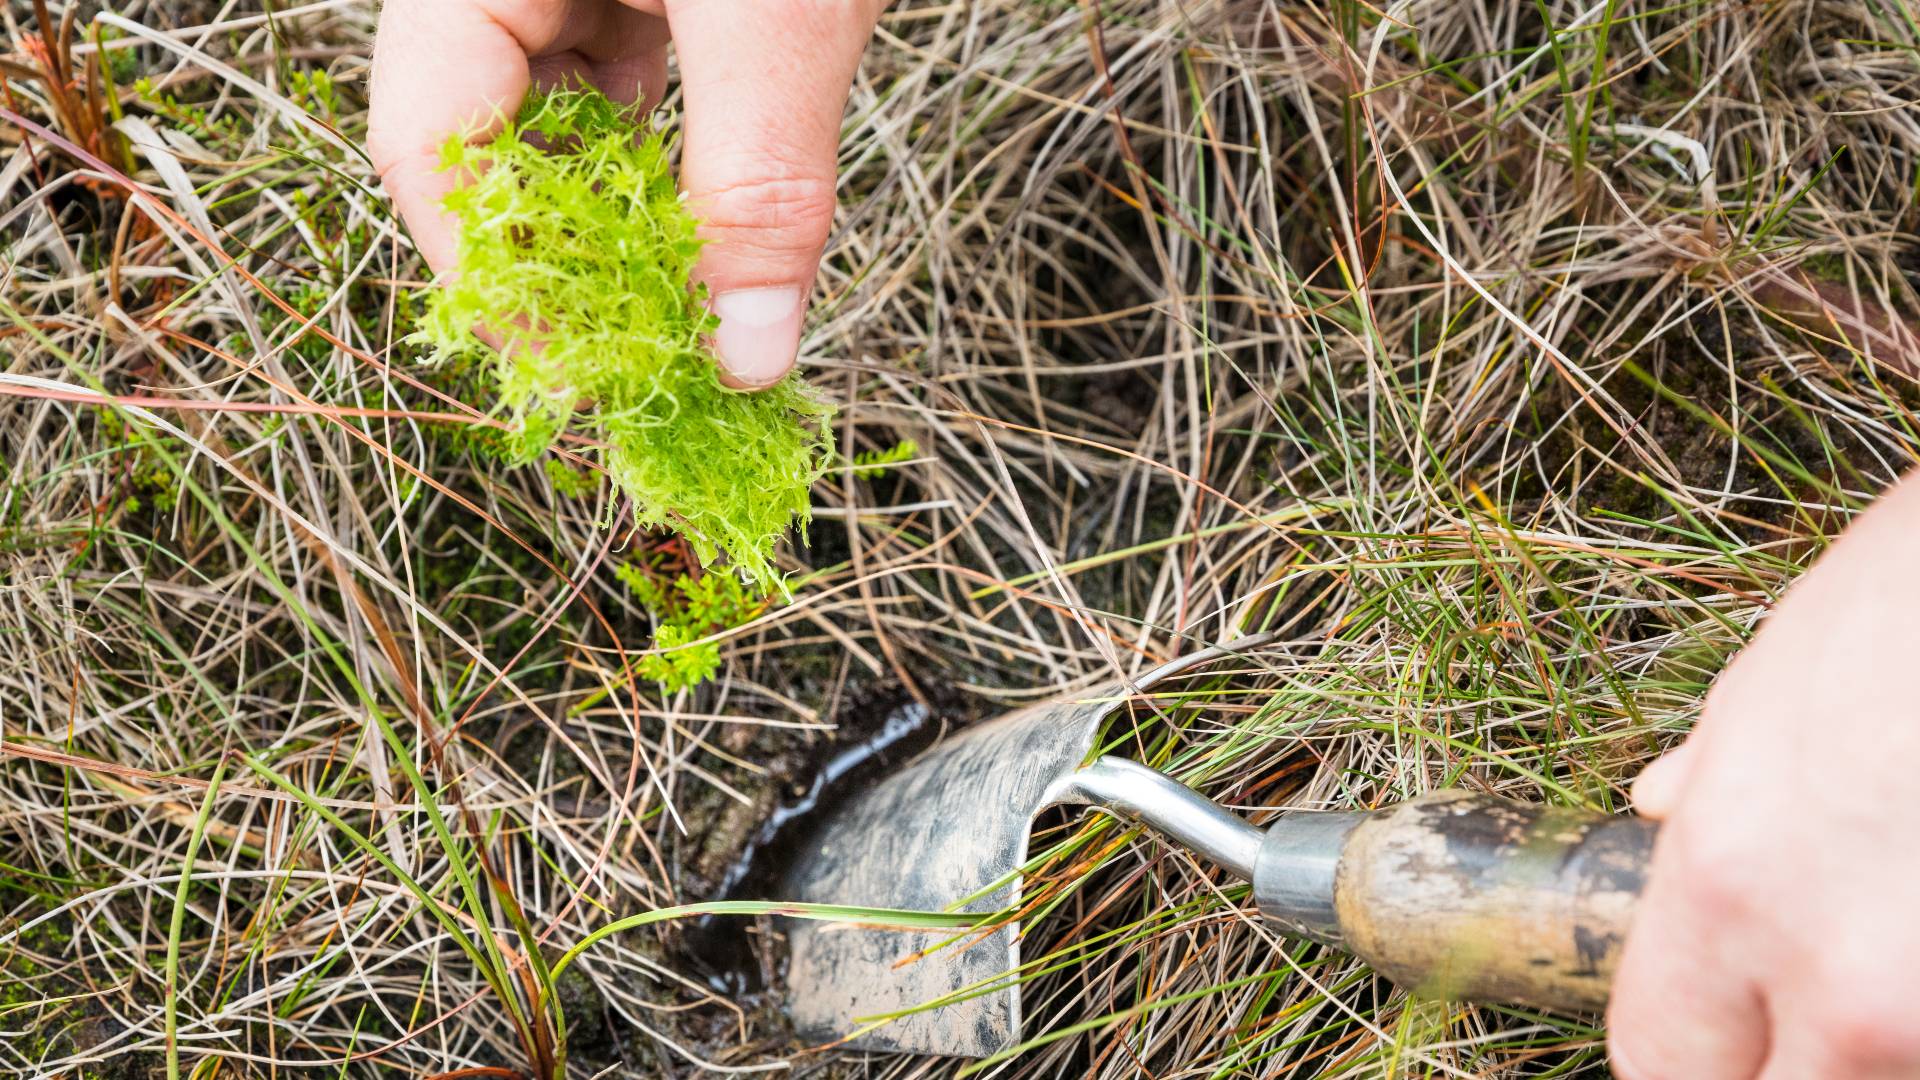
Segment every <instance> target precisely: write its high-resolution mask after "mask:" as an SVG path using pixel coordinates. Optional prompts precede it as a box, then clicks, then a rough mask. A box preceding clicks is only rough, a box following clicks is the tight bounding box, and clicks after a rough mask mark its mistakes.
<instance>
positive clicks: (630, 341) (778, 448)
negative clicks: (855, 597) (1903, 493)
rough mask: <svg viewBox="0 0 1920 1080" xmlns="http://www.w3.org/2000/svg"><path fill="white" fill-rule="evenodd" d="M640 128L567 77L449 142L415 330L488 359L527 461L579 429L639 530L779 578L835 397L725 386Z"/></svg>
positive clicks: (828, 445)
mask: <svg viewBox="0 0 1920 1080" xmlns="http://www.w3.org/2000/svg"><path fill="white" fill-rule="evenodd" d="M636 128H641V129H646V128H647V119H646V117H645V116H644V115H643V114H642V113H641V112H640V111H639V109H638V108H637V107H628V106H621V105H618V104H616V103H614V102H613V101H612V100H610V99H609V98H607V96H606V95H604V94H602V93H600V92H599V91H597V90H592V89H585V88H571V89H568V88H562V89H555V90H551V91H546V92H541V93H535V94H533V95H531V96H530V97H529V98H528V100H527V102H526V104H525V106H524V107H522V109H521V110H520V114H519V116H518V117H516V118H515V119H514V120H513V121H512V122H510V123H508V124H507V125H506V127H505V128H504V129H503V130H502V131H501V132H500V134H499V136H498V137H496V138H495V139H493V140H492V141H491V142H490V143H487V144H486V145H483V146H479V145H472V144H470V143H468V142H467V141H466V140H464V139H461V138H458V137H455V138H451V139H449V140H448V142H447V144H446V147H445V149H444V152H443V154H442V157H441V167H442V168H443V169H447V170H451V171H454V172H455V173H457V174H459V175H461V176H463V177H466V178H467V180H466V182H464V183H463V184H462V185H461V186H460V187H458V188H456V189H455V190H454V191H453V192H452V193H451V194H449V195H448V196H447V199H446V208H447V210H448V211H449V212H451V213H452V214H453V215H454V217H455V218H456V219H458V221H459V223H460V229H459V244H458V255H457V265H456V268H455V271H454V273H453V276H452V278H451V279H450V280H448V281H447V282H445V283H444V284H443V285H442V286H441V287H440V288H439V289H438V290H436V291H435V292H434V293H433V294H432V295H431V296H430V297H429V299H428V302H427V310H426V315H425V317H424V318H423V319H422V321H421V324H420V329H419V331H418V335H417V336H418V339H419V340H421V341H423V342H426V343H428V344H430V345H432V346H433V347H434V349H435V350H436V351H437V354H438V355H439V356H441V357H454V356H462V355H471V354H480V355H483V356H486V357H489V358H490V359H491V361H492V366H493V369H494V372H495V375H496V386H497V390H498V393H499V400H500V405H501V407H502V408H504V409H505V410H506V411H507V412H509V413H511V414H512V416H513V419H514V421H515V423H516V424H517V425H518V426H519V428H520V437H519V439H518V440H516V445H515V451H516V454H517V456H518V457H519V458H520V459H521V460H532V459H533V458H535V457H536V456H538V455H539V454H541V453H543V452H544V451H545V450H546V449H547V448H548V447H549V446H551V445H552V444H553V442H554V440H555V439H556V438H557V437H558V436H559V435H560V434H561V433H562V432H563V431H566V430H568V429H570V428H572V429H580V430H584V431H585V432H587V433H589V434H591V435H592V436H594V437H596V438H598V439H600V440H603V441H604V442H605V444H606V451H605V461H606V468H607V471H608V472H609V473H610V474H611V475H612V477H613V480H614V483H615V484H616V485H618V486H619V489H620V490H621V491H622V492H624V493H625V494H626V495H627V497H628V498H629V499H631V500H632V502H633V508H634V517H635V520H636V521H637V522H638V523H639V524H640V525H643V526H649V527H656V526H666V527H671V528H673V529H676V530H678V531H679V532H680V533H681V535H683V536H685V537H686V538H687V539H688V540H690V541H692V542H693V545H694V547H695V550H696V551H697V553H698V554H699V556H700V558H701V559H702V561H712V560H713V559H714V557H715V556H716V555H717V554H719V553H723V552H724V553H725V555H726V557H727V561H728V563H729V564H730V566H731V568H732V570H733V571H734V572H735V573H737V574H739V575H740V577H741V578H742V579H744V580H746V581H749V582H752V583H754V584H756V585H759V586H760V587H762V588H764V589H774V588H780V587H782V586H781V576H780V574H779V572H778V571H777V570H776V569H775V567H774V547H775V545H776V544H777V543H778V542H779V540H780V538H781V537H782V536H784V535H785V534H786V533H787V531H788V530H789V529H790V528H791V527H792V526H793V525H794V524H795V522H798V523H799V524H800V525H801V526H802V527H803V528H804V526H805V524H806V523H807V521H808V520H809V519H810V514H811V505H812V504H811V501H810V498H809V495H808V491H809V489H810V488H811V487H812V486H813V483H814V481H815V480H818V479H819V478H820V477H821V476H822V475H823V474H824V473H825V471H826V468H827V465H828V464H829V462H830V461H831V459H832V455H833V436H832V429H831V427H830V423H829V422H830V420H831V419H832V416H833V410H832V408H831V407H830V406H828V405H827V404H826V403H825V402H824V401H823V400H822V399H821V398H820V397H818V396H817V395H815V394H813V393H811V392H810V391H808V390H807V388H806V387H805V385H804V384H802V383H801V382H800V381H799V380H798V379H795V378H788V379H784V380H782V381H781V382H780V383H779V384H777V385H775V386H772V387H769V388H767V389H764V390H761V391H758V392H754V393H741V392H738V391H734V390H730V389H728V388H726V387H725V386H722V385H721V383H720V380H719V368H718V367H717V366H716V365H715V363H714V362H713V357H712V355H711V352H710V351H709V349H708V347H707V345H706V338H707V336H708V335H709V334H710V333H711V332H712V331H713V329H714V328H715V326H716V325H717V321H716V320H715V319H714V317H713V316H712V314H711V313H710V312H709V311H708V310H707V307H706V302H705V292H704V288H696V287H694V286H693V285H692V284H691V282H690V274H691V272H692V270H693V265H694V261H695V259H696V258H697V257H698V255H699V252H700V241H699V239H698V238H697V237H696V236H695V234H694V231H695V228H696V226H697V224H698V223H697V222H696V220H695V219H694V217H693V215H692V214H691V213H689V212H688V210H687V208H686V205H685V202H684V200H682V198H681V197H680V193H679V191H678V190H677V189H676V188H675V187H674V181H673V172H672V168H671V160H670V156H669V153H668V151H669V140H668V135H667V132H666V131H665V129H663V128H657V127H656V128H651V129H650V130H646V133H645V135H644V137H642V138H639V139H636V138H635V137H634V132H635V129H636ZM483 334H485V335H487V336H483ZM489 338H492V339H493V340H489ZM495 342H497V344H495ZM583 404H584V405H585V406H587V408H586V409H585V411H581V409H580V408H579V406H581V405H583Z"/></svg>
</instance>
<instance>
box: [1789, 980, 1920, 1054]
mask: <svg viewBox="0 0 1920 1080" xmlns="http://www.w3.org/2000/svg"><path fill="white" fill-rule="evenodd" d="M1888 983H1889V980H1887V979H1886V978H1885V977H1884V976H1882V975H1878V974H1875V973H1859V974H1856V975H1854V976H1851V977H1848V978H1847V979H1846V980H1845V981H1844V982H1841V983H1838V984H1837V988H1836V989H1832V990H1829V991H1828V992H1827V993H1825V994H1822V995H1821V996H1820V998H1821V1004H1820V1005H1818V1006H1817V1007H1813V1008H1812V1010H1811V1011H1812V1015H1811V1016H1810V1017H1808V1020H1809V1022H1811V1023H1812V1024H1813V1025H1814V1026H1815V1028H1816V1029H1817V1033H1818V1036H1819V1039H1820V1041H1821V1042H1822V1043H1823V1044H1825V1045H1826V1046H1827V1047H1829V1048H1830V1050H1831V1053H1832V1054H1833V1055H1834V1056H1835V1057H1836V1058H1837V1059H1839V1060H1840V1061H1841V1062H1842V1063H1843V1064H1845V1065H1847V1066H1849V1067H1851V1068H1852V1069H1855V1070H1859V1071H1863V1072H1864V1071H1869V1070H1872V1071H1884V1070H1888V1069H1902V1070H1905V1069H1913V1068H1915V1067H1916V1066H1920V1016H1917V1015H1916V1014H1915V1012H1914V1010H1913V1008H1912V1006H1911V1004H1910V1002H1911V1001H1912V1000H1913V996H1912V995H1911V994H1910V993H1905V992H1902V990H1901V988H1898V987H1895V986H1891V985H1888ZM1830 985H1835V984H1831V983H1830Z"/></svg>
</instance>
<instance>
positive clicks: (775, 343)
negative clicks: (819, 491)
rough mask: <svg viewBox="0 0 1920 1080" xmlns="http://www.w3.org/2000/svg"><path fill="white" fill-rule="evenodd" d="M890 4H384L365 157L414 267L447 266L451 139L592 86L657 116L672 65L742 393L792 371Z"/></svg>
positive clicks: (688, 160)
mask: <svg viewBox="0 0 1920 1080" xmlns="http://www.w3.org/2000/svg"><path fill="white" fill-rule="evenodd" d="M883 6H884V5H883V4H882V3H881V2H880V0H849V2H842V3H827V2H817V0H816V2H804V0H627V2H620V0H389V2H388V3H387V4H386V6H385V8H384V9H383V10H382V12H381V15H380V34H379V39H378V42H377V47H376V48H375V50H374V63H373V111H372V118H371V121H370V125H371V126H370V131H369V133H368V138H367V142H368V150H369V152H370V153H371V155H372V157H373V161H374V165H375V167H376V168H378V169H379V171H380V175H381V178H382V180H383V181H384V182H385V184H386V187H387V190H388V192H389V194H390V195H391V196H392V198H393V201H394V204H395V205H396V206H397V207H398V208H399V211H400V214H401V216H402V217H403V218H405V220H406V222H407V226H408V228H409V230H411V232H412V233H413V237H414V240H415V242H416V243H418V244H419V246H420V250H421V253H422V254H423V255H424V256H425V257H426V260H427V263H428V264H429V265H430V266H431V267H432V268H433V269H434V270H435V271H446V270H450V269H452V268H453V267H454V265H455V237H456V229H457V224H456V222H455V220H454V218H453V217H452V216H451V215H450V214H449V213H448V212H447V211H446V210H445V209H444V208H443V207H442V205H441V203H442V200H443V199H444V198H445V196H446V195H447V193H448V192H449V191H451V190H452V188H453V186H454V179H453V177H452V176H451V175H450V174H449V173H447V172H443V171H441V169H440V165H441V152H442V148H443V146H444V144H445V143H446V141H447V139H448V137H449V136H454V135H465V136H466V137H468V138H469V139H470V140H471V141H473V142H476V143H483V142H486V141H488V140H489V139H491V138H492V137H493V136H495V135H496V134H498V133H499V131H500V129H501V127H502V120H503V119H504V118H509V117H513V116H515V115H516V114H517V113H518V112H519V111H520V108H521V105H522V104H523V102H524V101H525V99H526V96H527V94H528V91H529V90H532V89H536V88H553V87H557V86H562V85H571V84H574V83H577V82H585V83H586V84H589V85H592V86H596V87H598V88H599V89H600V90H602V91H603V92H605V93H606V94H607V96H608V97H610V98H612V99H613V100H615V101H618V102H628V103H631V102H639V103H641V104H643V105H644V104H649V103H652V102H655V101H658V100H659V99H660V97H661V96H662V95H663V93H664V92H665V89H666V55H667V47H668V45H669V43H671V44H672V46H673V49H674V51H675V54H676V57H677V60H678V65H679V75H680V80H681V84H682V90H683V96H684V102H685V145H684V147H683V154H682V165H681V175H680V180H681V188H682V189H683V190H684V191H685V192H686V194H687V197H688V201H689V207H690V209H691V210H692V212H693V214H694V215H695V216H696V217H698V218H699V219H701V221H702V223H703V224H702V226H701V229H700V236H701V238H702V239H703V240H705V241H706V246H705V247H704V248H703V250H702V251H701V254H700V257H699V261H698V264H697V266H696V267H695V269H694V277H695V279H696V280H698V281H700V282H703V283H705V285H706V286H707V289H708V291H709V295H710V296H711V298H712V299H711V305H712V309H713V313H714V314H715V315H717V316H718V317H719V323H718V326H717V328H715V330H714V332H713V336H712V340H713V347H714V352H715V353H716V354H717V355H718V357H719V360H720V362H721V364H722V366H723V367H724V368H725V371H726V376H727V380H728V382H729V383H730V384H731V385H735V386H740V387H763V386H769V385H771V384H773V383H775V382H777V381H778V380H779V379H780V378H781V376H783V375H785V374H786V373H787V370H788V369H789V368H791V367H792V366H793V361H794V355H795V353H796V351H797V349H798V346H799V341H800V328H801V321H802V318H803V316H804V314H805V304H806V296H807V292H808V290H809V287H810V286H811V284H812V281H813V276H814V272H815V270H816V269H817V268H818V265H819V260H820V253H821V249H822V247H823V246H824V245H825V243H826V238H827V231H828V229H829V227H830V226H831V224H832V220H833V210H834V180H835V175H836V169H835V159H836V156H837V152H838V147H839V139H840V119H841V113H842V112H843V110H844V109H845V107H846V100H847V92H848V90H849V88H850V87H851V86H852V84H853V75H854V70H855V68H856V67H857V66H858V64H859V60H860V54H861V52H862V50H863V49H864V48H865V46H866V42H867V39H868V38H869V37H870V36H871V35H872V33H873V26H874V22H875V20H876V19H877V18H878V16H879V12H880V9H881V8H882V7H883Z"/></svg>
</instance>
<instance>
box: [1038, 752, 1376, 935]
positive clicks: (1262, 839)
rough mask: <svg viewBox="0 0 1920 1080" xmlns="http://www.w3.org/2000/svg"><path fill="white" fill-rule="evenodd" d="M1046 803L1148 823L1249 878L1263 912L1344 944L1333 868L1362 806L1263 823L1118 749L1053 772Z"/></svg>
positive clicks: (1293, 929) (1298, 931)
mask: <svg viewBox="0 0 1920 1080" xmlns="http://www.w3.org/2000/svg"><path fill="white" fill-rule="evenodd" d="M1041 803H1042V805H1047V804H1053V803H1066V804H1070V805H1083V806H1092V807H1095V808H1097V809H1100V810H1105V811H1107V812H1108V813H1110V814H1113V815H1114V816H1116V817H1119V818H1123V819H1125V820H1127V821H1132V822H1137V823H1139V824H1141V825H1145V826H1146V827H1147V828H1149V829H1152V830H1153V831H1154V832H1157V833H1159V834H1160V835H1162V836H1164V837H1166V838H1167V839H1169V840H1171V841H1173V842H1174V843H1176V844H1179V845H1181V846H1182V847H1184V848H1186V849H1187V850H1189V851H1191V852H1193V853H1194V854H1195V855H1198V856H1200V857H1201V858H1203V859H1206V860H1208V861H1209V862H1212V863H1214V864H1216V865H1218V866H1219V867H1220V868H1221V869H1223V870H1226V871H1227V872H1228V873H1230V874H1232V875H1234V876H1235V877H1238V878H1240V879H1241V880H1243V881H1251V882H1252V883H1253V900H1254V903H1255V904H1256V905H1257V906H1258V907H1259V908H1260V913H1261V914H1262V915H1265V916H1266V917H1267V918H1269V919H1272V920H1273V921H1275V922H1277V923H1279V924H1280V925H1281V926H1283V927H1285V928H1286V929H1287V931H1288V932H1289V933H1293V934H1298V935H1300V936H1302V937H1309V938H1312V939H1313V940H1315V941H1320V942H1325V943H1327V944H1329V945H1338V944H1340V940H1341V934H1340V921H1339V917H1338V916H1337V915H1336V913H1335V911H1334V906H1333V887H1334V875H1335V872H1336V871H1337V869H1338V868H1339V866H1340V853H1341V850H1342V849H1343V848H1345V847H1346V843H1347V836H1348V835H1349V834H1350V833H1352V832H1353V829H1354V826H1356V825H1358V824H1360V822H1361V820H1362V819H1364V818H1365V817H1366V815H1365V814H1364V813H1292V814H1288V815H1287V816H1285V817H1283V818H1281V819H1280V821H1279V822H1278V823H1277V824H1275V825H1274V826H1273V827H1272V828H1270V829H1265V830H1262V829H1260V828H1258V827H1257V826H1254V825H1251V824H1248V823H1247V822H1246V821H1244V820H1242V819H1241V818H1239V817H1237V816H1235V815H1234V814H1233V813H1231V812H1229V811H1228V810H1226V809H1225V808H1223V807H1221V806H1219V805H1218V804H1216V803H1214V802H1213V801H1212V800H1210V799H1208V798H1207V797H1206V796H1204V795H1202V794H1200V793H1199V792H1197V791H1195V790H1193V789H1192V788H1190V787H1187V786H1186V785H1185V784H1182V783H1180V782H1179V781H1178V780H1175V779H1174V778H1173V777H1171V776H1168V775H1166V774H1165V773H1162V772H1158V771H1156V770H1153V769H1149V768H1147V767H1146V766H1145V765H1140V764H1137V763H1135V762H1132V761H1128V760H1126V759H1125V758H1117V757H1102V758H1099V759H1097V760H1095V761H1094V762H1093V764H1091V765H1088V766H1086V767H1085V768H1082V769H1076V770H1075V771H1073V772H1071V773H1068V774H1066V775H1065V776H1062V777H1061V778H1059V779H1058V780H1055V781H1054V782H1053V784H1052V785H1051V786H1050V787H1048V788H1047V791H1046V794H1045V795H1044V796H1043V797H1042V799H1041Z"/></svg>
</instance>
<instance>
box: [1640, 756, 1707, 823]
mask: <svg viewBox="0 0 1920 1080" xmlns="http://www.w3.org/2000/svg"><path fill="white" fill-rule="evenodd" d="M1693 745H1694V744H1693V741H1692V740H1688V741H1687V742H1684V743H1681V744H1680V745H1679V746H1678V747H1675V748H1674V749H1672V750H1670V751H1668V752H1667V753H1666V754H1665V755H1664V756H1662V757H1660V758H1658V759H1657V760H1655V761H1654V762H1653V763H1652V764H1650V765H1648V766H1647V767H1646V768H1645V769H1642V770H1641V771H1640V775H1639V776H1638V777H1636V778H1635V779H1634V781H1633V790H1632V798H1633V809H1634V812H1635V813H1637V814H1639V815H1640V816H1641V817H1646V818H1652V819H1654V820H1656V821H1662V820H1665V819H1666V818H1668V817H1670V816H1672V814H1673V811H1674V808H1675V807H1677V806H1678V805H1679V803H1680V795H1681V793H1682V792H1683V791H1684V790H1685V789H1686V785H1687V778H1688V774H1689V773H1691V772H1692V762H1693V758H1694V753H1693Z"/></svg>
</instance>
